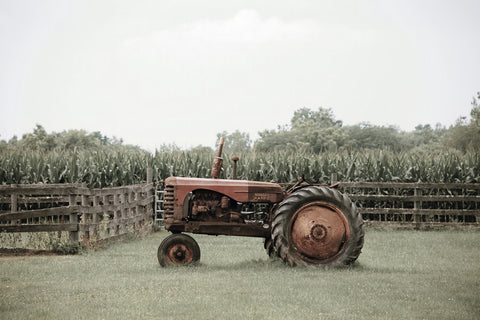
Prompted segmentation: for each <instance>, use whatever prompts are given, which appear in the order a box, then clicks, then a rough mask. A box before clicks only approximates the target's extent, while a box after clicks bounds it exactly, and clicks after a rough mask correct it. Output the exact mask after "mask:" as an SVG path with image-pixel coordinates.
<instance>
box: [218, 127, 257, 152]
mask: <svg viewBox="0 0 480 320" xmlns="http://www.w3.org/2000/svg"><path fill="white" fill-rule="evenodd" d="M222 137H223V138H225V144H224V147H223V151H224V152H225V153H228V154H231V155H234V154H235V155H239V154H245V153H247V152H249V151H250V150H251V148H252V140H250V135H249V134H248V133H245V132H240V131H239V130H235V132H233V133H228V132H227V131H223V132H220V133H217V142H216V144H215V146H216V147H217V148H218V145H219V144H220V139H221V138H222Z"/></svg>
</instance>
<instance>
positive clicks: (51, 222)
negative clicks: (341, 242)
mask: <svg viewBox="0 0 480 320" xmlns="http://www.w3.org/2000/svg"><path fill="white" fill-rule="evenodd" d="M332 180H333V181H332V182H335V181H334V179H332ZM147 181H151V180H147ZM160 185H162V184H160ZM339 189H340V190H341V191H343V192H345V193H346V194H348V195H349V196H350V197H351V199H352V200H353V201H355V203H356V204H357V207H358V208H359V210H360V212H361V214H362V216H363V219H364V220H365V221H366V222H367V224H378V223H380V224H397V225H398V224H399V225H405V226H411V225H413V226H415V227H423V226H430V225H436V226H450V225H457V226H458V225H468V226H477V227H478V226H480V195H479V190H480V184H465V183H385V182H382V183H379V182H344V183H341V184H340V186H339ZM154 191H155V187H154V184H153V183H146V184H141V185H132V186H125V187H118V188H105V189H89V188H86V187H85V186H84V185H81V184H45V185H42V184H35V185H8V186H0V232H42V231H49V232H51V231H67V232H69V237H70V239H71V240H73V241H78V240H85V241H90V240H97V239H99V238H110V237H116V236H120V235H122V234H127V233H131V232H135V231H136V230H139V229H140V228H142V226H144V225H145V224H150V223H151V222H152V217H153V215H154V213H153V207H154V203H155V197H154ZM159 212H161V210H159ZM100 233H103V234H102V235H100Z"/></svg>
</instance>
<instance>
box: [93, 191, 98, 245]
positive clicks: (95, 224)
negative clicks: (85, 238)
mask: <svg viewBox="0 0 480 320" xmlns="http://www.w3.org/2000/svg"><path fill="white" fill-rule="evenodd" d="M92 197H93V199H92V205H93V208H94V209H96V208H97V207H98V196H97V195H96V194H95V193H93V194H92ZM92 223H93V237H94V239H95V240H98V213H97V212H96V210H95V211H94V213H93V216H92Z"/></svg>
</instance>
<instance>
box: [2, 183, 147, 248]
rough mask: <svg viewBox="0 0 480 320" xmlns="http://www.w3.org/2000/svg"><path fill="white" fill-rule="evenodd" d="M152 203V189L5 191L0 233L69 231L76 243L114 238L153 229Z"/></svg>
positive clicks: (51, 187)
mask: <svg viewBox="0 0 480 320" xmlns="http://www.w3.org/2000/svg"><path fill="white" fill-rule="evenodd" d="M153 199H154V185H153V183H146V184H141V185H132V186H125V187H117V188H105V189H89V188H86V187H85V185H81V184H50V185H42V184H35V185H9V186H0V232H50V231H68V232H69V237H70V239H71V240H73V241H78V240H79V239H82V240H85V241H90V240H92V239H105V238H111V237H115V236H119V235H122V234H126V233H131V232H135V231H137V230H139V229H140V228H142V227H143V226H144V224H145V223H150V222H151V220H152V215H153V206H152V203H153Z"/></svg>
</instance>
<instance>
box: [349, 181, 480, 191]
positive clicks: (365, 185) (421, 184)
mask: <svg viewBox="0 0 480 320" xmlns="http://www.w3.org/2000/svg"><path fill="white" fill-rule="evenodd" d="M344 187H348V188H352V187H354V188H372V189H376V188H381V189H388V188H390V189H415V188H419V189H469V190H478V189H480V183H426V182H419V183H406V182H341V183H340V188H344Z"/></svg>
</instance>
